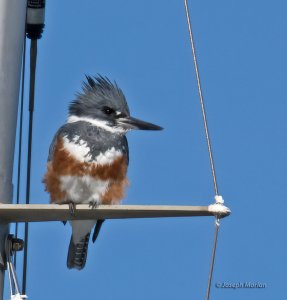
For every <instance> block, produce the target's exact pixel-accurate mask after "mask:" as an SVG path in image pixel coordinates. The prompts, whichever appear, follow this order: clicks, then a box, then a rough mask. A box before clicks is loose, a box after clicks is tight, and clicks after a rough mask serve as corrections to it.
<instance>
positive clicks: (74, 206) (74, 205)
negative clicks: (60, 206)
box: [69, 202, 76, 216]
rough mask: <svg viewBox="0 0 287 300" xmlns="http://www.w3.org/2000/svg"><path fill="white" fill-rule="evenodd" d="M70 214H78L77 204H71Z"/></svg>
mask: <svg viewBox="0 0 287 300" xmlns="http://www.w3.org/2000/svg"><path fill="white" fill-rule="evenodd" d="M69 209H70V214H71V215H72V216H75V214H76V204H75V203H74V202H70V203H69Z"/></svg>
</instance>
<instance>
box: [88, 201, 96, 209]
mask: <svg viewBox="0 0 287 300" xmlns="http://www.w3.org/2000/svg"><path fill="white" fill-rule="evenodd" d="M97 206H98V202H97V201H94V200H91V201H90V202H89V207H91V209H94V208H96V207H97Z"/></svg>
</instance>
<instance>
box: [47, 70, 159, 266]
mask: <svg viewBox="0 0 287 300" xmlns="http://www.w3.org/2000/svg"><path fill="white" fill-rule="evenodd" d="M132 129H141V130H161V129H162V128H161V127H160V126H157V125H154V124H151V123H147V122H144V121H141V120H138V119H135V118H133V117H131V116H130V111H129V107H128V104H127V102H126V98H125V96H124V94H123V92H122V90H121V89H120V88H119V87H118V85H117V84H116V83H115V82H114V83H112V82H111V81H110V80H109V79H108V78H106V77H102V76H100V75H99V76H97V77H90V76H86V81H85V82H84V83H83V87H82V92H81V93H78V94H76V100H74V101H73V102H72V103H71V104H70V106H69V117H68V120H67V122H66V124H64V125H63V126H62V127H60V129H59V130H58V132H57V133H56V135H55V137H54V139H53V141H52V144H51V146H50V149H49V156H48V163H47V172H46V174H45V176H44V179H43V182H44V184H45V187H46V191H48V192H49V193H50V198H51V202H52V203H58V204H64V203H69V204H70V209H71V213H74V209H75V205H76V204H80V203H88V204H90V205H91V206H92V207H95V206H96V205H98V204H119V203H120V201H121V200H122V199H123V197H124V192H125V187H126V186H127V183H128V180H127V177H126V174H127V167H128V163H129V149H128V143H127V138H126V136H125V134H126V133H127V132H128V131H129V130H132ZM103 222H104V220H98V221H95V220H85V221H71V222H70V223H71V226H72V236H71V240H70V245H69V250H68V257H67V267H68V268H69V269H72V268H75V269H78V270H81V269H83V268H84V266H85V264H86V258H87V250H88V243H89V238H90V233H91V230H92V228H93V227H94V225H95V224H96V226H95V229H94V233H93V238H92V240H93V242H95V240H96V238H97V236H98V234H99V231H100V228H101V225H102V224H103Z"/></svg>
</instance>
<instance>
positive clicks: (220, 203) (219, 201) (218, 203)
mask: <svg viewBox="0 0 287 300" xmlns="http://www.w3.org/2000/svg"><path fill="white" fill-rule="evenodd" d="M184 7H185V13H186V20H187V25H188V32H189V39H190V44H191V50H192V57H193V63H194V69H195V75H196V81H197V88H198V94H199V100H200V106H201V112H202V117H203V124H204V131H205V137H206V143H207V148H208V154H209V161H210V167H211V174H212V178H213V186H214V192H215V204H214V206H216V207H211V209H213V208H214V209H215V210H218V211H220V206H223V203H224V201H223V198H222V196H220V195H219V192H218V185H217V179H216V173H215V167H214V161H213V155H212V148H211V141H210V136H209V131H208V125H207V117H206V112H205V106H204V100H203V94H202V88H201V82H200V76H199V71H198V64H197V58H196V52H195V45H194V39H193V34H192V28H191V22H190V16H189V9H188V3H187V0H184ZM224 208H225V207H224ZM219 226H220V213H218V214H217V215H216V217H215V230H214V241H213V248H212V255H211V262H210V270H209V276H208V284H207V290H206V298H205V299H206V300H209V296H210V288H211V282H212V275H213V268H214V261H215V253H216V246H217V238H218V230H219Z"/></svg>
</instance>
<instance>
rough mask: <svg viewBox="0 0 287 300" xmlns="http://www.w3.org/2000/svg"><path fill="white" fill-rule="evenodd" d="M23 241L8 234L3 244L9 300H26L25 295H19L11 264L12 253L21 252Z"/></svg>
mask: <svg viewBox="0 0 287 300" xmlns="http://www.w3.org/2000/svg"><path fill="white" fill-rule="evenodd" d="M23 246H24V244H23V241H22V240H20V239H15V238H13V235H11V234H9V235H8V236H7V239H6V243H5V255H6V262H7V270H8V277H9V284H10V299H11V300H21V299H26V298H27V296H26V295H22V294H21V293H20V288H19V284H18V280H17V276H16V272H15V268H14V264H13V263H12V256H13V255H14V252H16V251H21V250H22V249H23Z"/></svg>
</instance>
